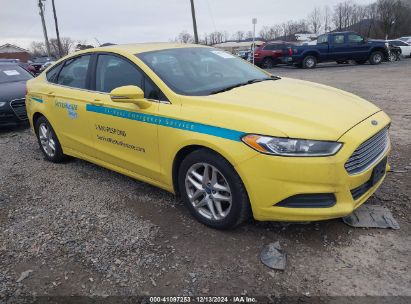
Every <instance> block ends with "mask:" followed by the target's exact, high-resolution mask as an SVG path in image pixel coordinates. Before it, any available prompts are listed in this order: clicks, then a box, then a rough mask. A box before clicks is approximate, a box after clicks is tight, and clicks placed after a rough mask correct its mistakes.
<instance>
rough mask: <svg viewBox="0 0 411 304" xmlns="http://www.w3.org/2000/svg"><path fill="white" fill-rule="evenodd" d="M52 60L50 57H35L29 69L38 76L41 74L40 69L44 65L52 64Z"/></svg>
mask: <svg viewBox="0 0 411 304" xmlns="http://www.w3.org/2000/svg"><path fill="white" fill-rule="evenodd" d="M54 60H55V59H54V58H52V57H36V58H33V60H32V63H31V64H30V67H31V69H32V70H33V73H34V74H35V75H38V74H40V73H41V72H42V71H41V70H40V69H41V67H42V66H43V65H44V64H45V63H47V62H50V61H53V62H54Z"/></svg>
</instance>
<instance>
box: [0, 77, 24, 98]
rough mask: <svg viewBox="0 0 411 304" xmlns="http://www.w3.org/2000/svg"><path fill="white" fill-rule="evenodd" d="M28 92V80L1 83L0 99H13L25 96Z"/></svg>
mask: <svg viewBox="0 0 411 304" xmlns="http://www.w3.org/2000/svg"><path fill="white" fill-rule="evenodd" d="M25 94H26V81H25V80H24V81H15V82H6V83H0V101H11V100H13V99H20V98H24V96H25Z"/></svg>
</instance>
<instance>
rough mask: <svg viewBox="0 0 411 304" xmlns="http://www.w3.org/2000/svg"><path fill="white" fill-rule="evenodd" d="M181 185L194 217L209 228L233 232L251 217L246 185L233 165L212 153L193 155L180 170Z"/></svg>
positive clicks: (202, 150) (179, 181) (207, 151)
mask: <svg viewBox="0 0 411 304" xmlns="http://www.w3.org/2000/svg"><path fill="white" fill-rule="evenodd" d="M178 185H179V191H180V194H181V196H182V199H183V201H184V203H185V204H186V206H187V208H188V209H189V210H190V212H191V214H192V215H193V216H194V217H195V218H196V219H197V220H198V221H199V222H201V223H203V224H205V225H207V226H210V227H212V228H217V229H230V228H234V227H235V226H237V225H239V224H241V223H242V222H243V221H245V220H246V219H247V218H248V217H249V216H250V213H251V211H250V203H249V200H248V195H247V192H246V190H245V187H244V185H243V182H242V181H241V179H240V177H239V176H238V174H237V173H236V172H235V170H234V168H233V167H232V166H231V165H230V163H228V162H227V161H226V160H225V159H224V158H223V157H221V156H220V155H218V154H216V153H214V152H212V151H209V150H206V149H200V150H197V151H194V152H192V153H190V154H189V155H188V156H187V157H186V158H185V159H184V160H183V162H182V164H181V166H180V168H179V174H178Z"/></svg>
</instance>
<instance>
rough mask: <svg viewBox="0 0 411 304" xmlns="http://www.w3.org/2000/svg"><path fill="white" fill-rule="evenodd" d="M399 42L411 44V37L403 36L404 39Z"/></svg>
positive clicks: (401, 38)
mask: <svg viewBox="0 0 411 304" xmlns="http://www.w3.org/2000/svg"><path fill="white" fill-rule="evenodd" d="M397 40H401V41H404V42H407V43H410V44H411V36H403V37H400V38H398V39H397Z"/></svg>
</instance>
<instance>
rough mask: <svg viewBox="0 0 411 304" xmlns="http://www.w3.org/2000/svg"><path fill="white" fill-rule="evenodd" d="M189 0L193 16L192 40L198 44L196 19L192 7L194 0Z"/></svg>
mask: <svg viewBox="0 0 411 304" xmlns="http://www.w3.org/2000/svg"><path fill="white" fill-rule="evenodd" d="M190 1H191V16H192V17H193V28H194V42H195V43H196V44H198V34H197V21H196V12H195V9H194V0H190Z"/></svg>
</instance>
